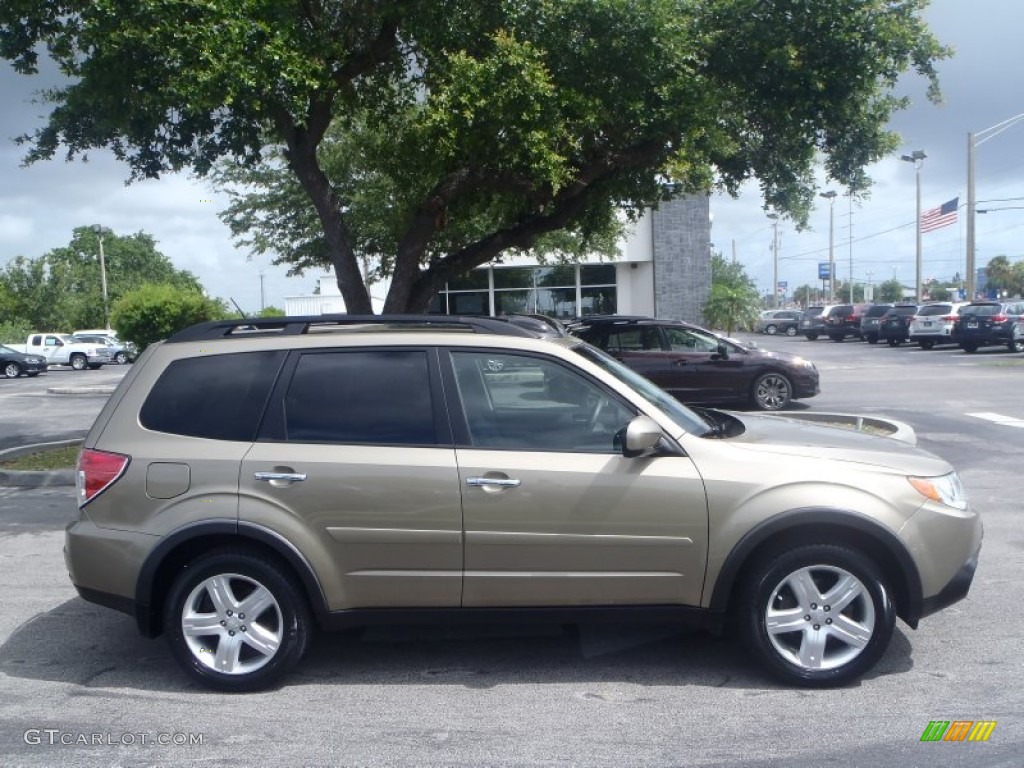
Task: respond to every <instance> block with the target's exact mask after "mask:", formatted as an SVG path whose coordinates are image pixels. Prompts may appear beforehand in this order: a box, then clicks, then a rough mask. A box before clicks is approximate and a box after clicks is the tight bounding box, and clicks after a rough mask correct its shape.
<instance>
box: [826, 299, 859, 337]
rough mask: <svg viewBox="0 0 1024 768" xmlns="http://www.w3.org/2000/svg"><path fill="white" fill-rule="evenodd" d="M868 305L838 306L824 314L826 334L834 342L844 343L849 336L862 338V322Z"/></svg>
mask: <svg viewBox="0 0 1024 768" xmlns="http://www.w3.org/2000/svg"><path fill="white" fill-rule="evenodd" d="M868 306H869V305H868V304H836V305H835V306H834V307H829V309H828V311H827V312H825V313H823V314H822V317H823V318H824V319H825V333H827V334H828V337H829V338H830V339H832V341H843V340H844V339H845V338H846V337H847V336H854V337H856V338H858V339H859V338H860V322H861V320H862V319H863V318H864V313H865V312H867V309H868Z"/></svg>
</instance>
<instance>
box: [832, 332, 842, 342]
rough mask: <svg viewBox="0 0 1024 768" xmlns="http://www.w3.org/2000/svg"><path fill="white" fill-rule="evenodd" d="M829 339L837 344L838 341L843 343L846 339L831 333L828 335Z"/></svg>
mask: <svg viewBox="0 0 1024 768" xmlns="http://www.w3.org/2000/svg"><path fill="white" fill-rule="evenodd" d="M829 338H830V339H832V341H837V342H838V341H845V340H846V337H845V336H841V335H836V334H834V333H832V334H829Z"/></svg>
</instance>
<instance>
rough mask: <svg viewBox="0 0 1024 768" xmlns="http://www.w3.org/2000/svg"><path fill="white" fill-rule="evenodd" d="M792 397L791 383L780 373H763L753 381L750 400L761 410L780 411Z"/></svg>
mask: <svg viewBox="0 0 1024 768" xmlns="http://www.w3.org/2000/svg"><path fill="white" fill-rule="evenodd" d="M792 399H793V385H792V384H790V383H789V379H787V378H786V377H785V376H783V375H782V374H781V373H765V374H762V375H761V376H758V377H757V380H756V381H755V382H754V388H753V391H752V393H751V400H752V401H753V403H754V406H755V407H757V408H759V409H761V410H762V411H781V410H782V409H783V408H785V407H786V406H787V405H789V403H790V401H791V400H792Z"/></svg>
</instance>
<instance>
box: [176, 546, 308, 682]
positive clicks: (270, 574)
mask: <svg viewBox="0 0 1024 768" xmlns="http://www.w3.org/2000/svg"><path fill="white" fill-rule="evenodd" d="M164 627H165V630H166V632H167V640H168V643H169V644H170V647H171V651H172V652H173V654H174V656H175V657H176V658H177V660H178V662H179V663H180V664H181V665H182V666H183V667H184V669H185V671H186V672H188V674H189V675H191V676H192V677H193V678H195V679H196V680H197V681H199V682H200V683H202V684H203V685H206V686H208V687H210V688H215V689H218V690H221V691H255V690H261V689H264V688H268V687H270V686H271V685H273V684H274V683H276V682H277V681H278V680H279V679H280V678H281V677H282V676H284V675H285V674H286V673H287V672H288V671H289V670H291V669H292V667H294V666H295V665H296V664H297V663H298V662H299V660H300V659H301V658H302V656H303V654H304V653H305V651H306V646H307V645H308V643H309V634H310V630H311V623H310V618H309V610H308V608H307V607H306V601H305V598H304V596H303V594H302V591H301V590H300V588H299V587H298V586H297V584H296V582H295V580H294V578H293V577H292V576H291V574H290V573H288V572H287V571H285V570H284V569H282V568H281V567H280V566H279V565H277V564H276V563H274V562H271V561H269V560H266V559H264V558H263V557H261V556H260V555H258V554H256V553H253V552H247V551H244V550H242V551H235V550H218V551H215V552H211V553H210V554H207V555H203V556H202V557H200V558H199V559H197V560H195V561H194V562H192V563H191V564H190V565H189V567H188V568H186V569H184V570H183V571H182V572H181V574H180V575H179V576H178V579H177V581H175V583H174V586H173V587H172V588H171V592H170V594H169V596H168V598H167V602H166V603H165V606H164Z"/></svg>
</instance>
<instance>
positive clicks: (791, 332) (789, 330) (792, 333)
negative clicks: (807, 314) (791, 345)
mask: <svg viewBox="0 0 1024 768" xmlns="http://www.w3.org/2000/svg"><path fill="white" fill-rule="evenodd" d="M786 335H787V336H796V326H795V325H791V326H789V328H787V329H786Z"/></svg>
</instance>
